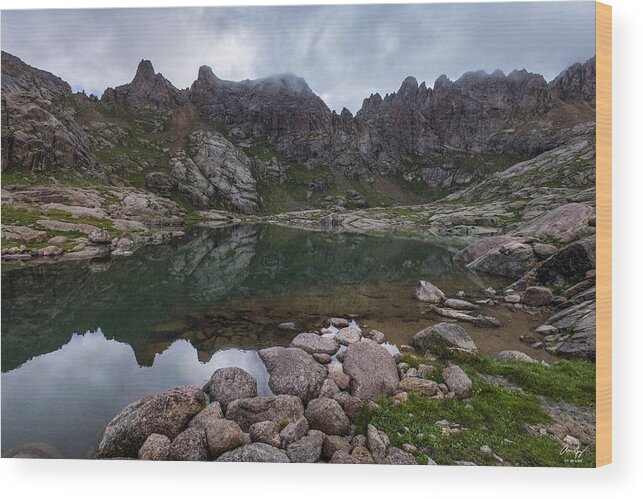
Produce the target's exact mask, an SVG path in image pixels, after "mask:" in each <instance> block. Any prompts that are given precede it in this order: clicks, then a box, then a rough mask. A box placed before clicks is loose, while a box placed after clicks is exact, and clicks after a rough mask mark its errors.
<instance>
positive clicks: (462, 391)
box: [442, 364, 473, 399]
mask: <svg viewBox="0 0 643 499" xmlns="http://www.w3.org/2000/svg"><path fill="white" fill-rule="evenodd" d="M442 377H443V378H444V382H445V384H446V385H447V386H448V387H449V391H450V392H453V393H454V394H455V396H456V397H457V398H459V399H465V398H469V397H471V389H472V388H473V383H472V382H471V379H469V376H467V374H466V373H465V372H464V371H463V370H462V368H460V366H456V365H454V364H452V365H450V366H447V367H445V368H444V369H442Z"/></svg>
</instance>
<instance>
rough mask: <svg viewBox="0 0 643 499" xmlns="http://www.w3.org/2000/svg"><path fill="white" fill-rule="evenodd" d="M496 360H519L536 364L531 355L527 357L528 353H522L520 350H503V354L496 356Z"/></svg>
mask: <svg viewBox="0 0 643 499" xmlns="http://www.w3.org/2000/svg"><path fill="white" fill-rule="evenodd" d="M494 359H496V360H501V361H506V360H517V361H520V362H529V363H533V362H536V361H535V360H534V359H532V358H531V357H530V356H529V355H527V354H526V353H523V352H520V351H518V350H503V351H502V352H499V353H497V354H496V355H495V356H494Z"/></svg>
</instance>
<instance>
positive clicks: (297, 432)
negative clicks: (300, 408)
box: [279, 416, 310, 447]
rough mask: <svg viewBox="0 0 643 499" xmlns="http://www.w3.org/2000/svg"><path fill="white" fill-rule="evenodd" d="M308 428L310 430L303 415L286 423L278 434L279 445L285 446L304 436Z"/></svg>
mask: <svg viewBox="0 0 643 499" xmlns="http://www.w3.org/2000/svg"><path fill="white" fill-rule="evenodd" d="M308 430H310V425H309V424H308V420H307V419H306V418H305V417H304V416H301V417H300V418H298V419H296V420H295V421H293V422H291V423H288V424H287V425H286V426H284V428H283V429H282V430H281V431H280V432H279V436H280V437H281V446H282V447H286V446H288V444H290V443H292V442H294V441H296V440H300V439H302V438H304V436H306V434H307V433H308Z"/></svg>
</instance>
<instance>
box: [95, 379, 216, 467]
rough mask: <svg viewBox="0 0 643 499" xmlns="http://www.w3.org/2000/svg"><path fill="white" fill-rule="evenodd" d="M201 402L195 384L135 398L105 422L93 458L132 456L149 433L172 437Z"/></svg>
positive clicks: (198, 408) (200, 406)
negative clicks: (107, 422) (106, 423)
mask: <svg viewBox="0 0 643 499" xmlns="http://www.w3.org/2000/svg"><path fill="white" fill-rule="evenodd" d="M205 404H206V402H205V396H204V394H203V392H202V391H201V389H200V388H197V387H196V386H182V387H178V388H172V389H171V390H168V391H166V392H163V393H159V394H156V395H150V396H148V397H144V398H142V399H140V400H137V401H136V402H133V403H131V404H130V405H128V406H127V407H125V409H123V410H122V411H121V412H120V413H119V414H118V415H117V416H116V417H115V418H114V419H113V420H112V421H111V422H110V423H109V424H108V425H107V428H105V432H104V433H103V437H102V439H101V441H100V443H99V445H98V451H97V453H96V457H98V458H114V457H136V456H137V454H138V450H139V449H140V448H141V446H142V445H143V443H144V442H145V440H147V437H149V436H150V435H151V434H152V433H159V434H161V435H165V436H166V437H168V438H169V439H170V440H173V439H174V438H175V437H176V436H177V435H178V434H179V433H181V432H182V431H183V430H185V428H187V426H188V423H189V422H190V420H191V419H192V418H193V417H194V416H196V415H197V414H198V413H199V412H200V411H201V410H202V409H203V408H204V407H205Z"/></svg>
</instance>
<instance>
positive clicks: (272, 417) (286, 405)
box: [226, 395, 304, 431]
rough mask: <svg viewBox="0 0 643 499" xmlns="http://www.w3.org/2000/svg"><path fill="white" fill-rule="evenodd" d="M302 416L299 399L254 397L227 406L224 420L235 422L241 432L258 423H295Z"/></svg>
mask: <svg viewBox="0 0 643 499" xmlns="http://www.w3.org/2000/svg"><path fill="white" fill-rule="evenodd" d="M303 415H304V406H303V404H302V403H301V399H299V398H298V397H295V396H292V395H277V396H275V397H254V398H249V399H239V400H235V401H234V402H232V403H231V404H230V405H229V406H228V412H227V413H226V418H228V419H230V420H232V421H235V422H236V423H237V424H238V425H239V426H240V427H241V429H242V430H243V431H248V430H249V429H250V427H251V426H252V425H253V424H255V423H258V422H260V421H272V422H273V423H277V424H280V423H281V422H282V421H290V422H292V421H296V420H297V419H299V418H300V417H301V416H303Z"/></svg>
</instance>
